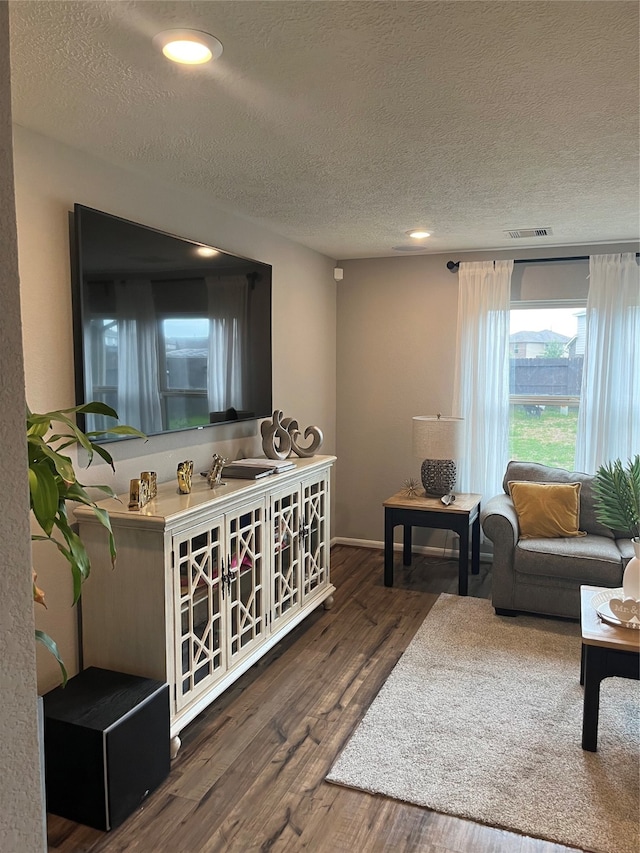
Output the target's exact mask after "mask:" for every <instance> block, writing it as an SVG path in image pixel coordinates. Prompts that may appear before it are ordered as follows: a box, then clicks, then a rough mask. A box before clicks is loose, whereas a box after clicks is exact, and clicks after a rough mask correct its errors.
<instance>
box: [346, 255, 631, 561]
mask: <svg viewBox="0 0 640 853" xmlns="http://www.w3.org/2000/svg"><path fill="white" fill-rule="evenodd" d="M637 250H638V246H637V245H635V244H618V245H616V246H604V245H602V246H563V247H554V248H553V249H520V250H518V251H513V252H487V253H482V252H467V253H461V252H454V253H449V254H447V255H413V256H408V257H398V258H376V259H368V260H351V261H342V262H341V264H340V265H341V266H342V267H343V269H344V279H343V280H342V281H341V282H340V283H339V284H338V383H337V394H338V397H337V402H338V406H337V411H338V459H339V460H340V467H339V472H338V479H337V496H336V500H337V507H336V514H337V518H336V524H335V525H334V530H333V533H334V535H335V536H336V537H338V538H340V539H347V540H355V541H356V542H357V541H362V542H371V543H377V544H380V543H381V542H382V540H383V538H384V527H383V508H382V502H383V501H384V500H385V499H386V498H387V497H390V496H391V495H393V494H395V492H397V491H399V490H400V489H401V488H402V487H403V483H404V481H405V480H406V479H407V478H409V477H413V478H415V479H416V480H418V482H419V480H420V461H419V460H416V459H414V458H413V456H412V452H411V442H412V436H411V429H412V424H411V418H412V417H413V416H414V415H435V414H436V413H437V412H441V413H442V414H443V415H451V413H452V400H453V382H454V371H455V349H456V323H457V307H458V275H457V273H453V274H452V273H451V272H450V271H449V270H448V269H447V267H446V264H447V261H448V260H454V261H458V260H466V261H472V260H488V259H493V258H495V259H499V258H507V257H509V258H536V257H554V258H555V257H573V256H583V255H589V254H591V253H604V252H607V251H611V252H623V251H634V252H635V251H637ZM588 272H589V270H588V262H586V261H584V262H581V263H580V264H575V263H548V264H537V265H523V264H518V265H516V266H515V268H514V275H513V282H514V294H513V295H514V299H520V298H522V299H535V298H559V297H561V296H563V297H565V298H576V297H579V296H584V295H585V294H586V277H587V275H588ZM396 534H397V538H398V541H400V534H401V529H400V528H398V529H397V531H396ZM443 537H444V535H443V534H441V533H438V532H431V533H430V532H428V531H424V530H416V531H415V536H414V539H415V541H416V542H417V543H418V544H430V545H431V544H433V545H435V546H437V547H440V545H441V544H442V543H443V542H444V538H443ZM452 540H456V537H455V536H453V537H451V536H450V537H449V539H448V544H449V545H450V544H451V542H452ZM456 541H457V540H456Z"/></svg>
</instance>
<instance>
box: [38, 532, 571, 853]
mask: <svg viewBox="0 0 640 853" xmlns="http://www.w3.org/2000/svg"><path fill="white" fill-rule="evenodd" d="M382 566H383V558H382V552H381V551H377V550H368V549H365V548H354V547H347V546H336V547H334V548H333V550H332V580H333V582H334V584H335V586H336V588H337V591H336V595H335V606H334V608H333V609H332V610H330V611H324V610H323V609H322V608H319V609H318V610H317V611H315V612H314V613H313V614H312V615H311V616H310V617H309V618H308V619H306V620H305V621H304V622H303V623H302V624H301V625H300V626H298V627H297V628H296V629H295V630H294V631H293V632H292V634H291V635H289V637H287V638H286V639H285V640H284V641H283V642H281V643H280V644H279V645H278V646H276V647H275V648H274V649H273V650H272V651H271V652H270V653H269V654H268V655H267V656H266V657H265V658H264V659H263V660H262V661H260V663H258V664H256V665H255V666H254V667H253V668H252V669H251V670H250V671H249V672H247V673H245V675H243V676H242V677H241V678H240V679H239V681H238V682H236V684H234V685H233V687H231V688H230V689H229V690H228V691H227V692H226V693H225V694H224V695H223V696H222V697H220V698H219V699H218V700H217V701H216V702H215V703H214V704H213V706H212V707H210V708H209V709H207V710H206V711H205V712H203V713H202V714H201V715H200V716H199V717H198V718H197V719H196V720H195V721H194V722H193V723H191V725H190V726H188V727H187V728H186V729H184V730H183V732H182V735H181V737H182V742H183V746H182V749H181V751H180V753H179V755H178V757H177V759H176V760H175V761H174V762H173V764H172V769H171V773H170V775H169V778H168V779H167V781H166V782H165V783H164V784H163V785H162V787H161V788H160V789H158V790H157V791H156V792H155V793H153V794H152V795H151V796H150V797H149V798H148V800H147V801H146V802H145V805H144V807H143V808H140V809H139V810H138V811H137V812H136V813H135V814H133V815H132V816H131V817H130V818H129V819H128V820H127V821H126V822H125V823H124V824H123V825H122V826H120V827H118V828H117V829H115V830H113V831H112V832H109V833H103V832H99V831H97V830H94V829H90V828H88V827H85V826H81V825H80V824H76V823H73V822H71V821H68V820H65V819H63V818H60V817H56V816H54V815H49V816H48V830H49V850H50V851H58V853H98V851H113V853H115V851H138V853H156V851H158V853H160V851H161V853H165V851H166V853H214V851H233V853H248V852H249V851H270V850H274V851H298V850H300V851H302V850H307V851H312V853H316V851H317V853H333V851H355V853H365V851H394V852H395V851H421V853H562V852H563V851H564V853H566V851H567V850H569V848H567V847H564V846H560V845H556V844H551V843H549V842H545V841H541V840H535V839H531V838H526V837H522V836H519V835H516V834H514V833H510V832H505V831H503V830H499V829H494V828H491V827H486V826H482V825H479V824H475V823H472V822H470V821H467V820H462V819H459V818H455V817H451V816H447V815H441V814H438V813H436V812H432V811H429V810H428V809H424V808H419V807H416V806H411V805H407V804H405V803H401V802H397V801H394V800H388V799H386V798H384V797H381V796H373V795H370V794H365V793H362V792H359V791H355V790H352V789H348V788H342V787H339V786H336V785H331V784H329V783H327V782H325V781H324V778H325V775H326V774H327V772H328V771H329V769H330V768H331V766H332V764H333V762H334V761H335V759H336V757H337V755H338V754H339V752H340V751H341V749H342V747H343V745H344V744H345V743H346V741H347V740H348V738H349V737H350V735H351V733H352V731H353V729H354V728H355V726H356V725H357V723H358V721H359V720H360V719H361V717H362V716H363V714H364V713H365V711H366V710H367V708H368V706H369V704H370V703H371V701H372V700H373V698H374V697H375V696H376V694H377V693H378V691H379V689H380V687H381V686H382V684H383V683H384V681H385V679H386V678H387V676H388V674H389V672H390V671H391V669H392V668H393V666H394V665H395V663H396V662H397V660H398V658H399V657H400V655H401V654H402V652H403V651H404V649H405V648H406V646H407V645H408V643H409V642H410V640H411V638H412V637H413V635H414V634H415V632H416V631H417V629H418V627H419V626H420V625H421V623H422V621H423V620H424V618H425V616H426V615H427V613H428V611H429V609H430V607H431V606H432V604H433V602H434V601H435V600H436V598H437V595H438V593H440V592H449V593H455V592H456V591H457V563H456V562H453V561H448V560H444V559H442V560H437V559H433V558H425V557H414V561H413V565H412V567H410V568H406V569H405V568H403V567H402V559H401V555H400V554H396V562H395V585H394V587H393V588H391V589H389V588H386V587H385V586H384V585H383V581H382ZM488 568H489V567H488V566H487V565H485V564H482V565H481V569H480V574H479V575H478V576H476V577H473V576H470V578H469V593H470V595H475V596H484V597H488V596H489V595H490V585H491V578H490V573H489V571H488ZM399 710H400V709H399ZM389 725H393V720H390V721H389ZM523 784H526V780H525V779H523Z"/></svg>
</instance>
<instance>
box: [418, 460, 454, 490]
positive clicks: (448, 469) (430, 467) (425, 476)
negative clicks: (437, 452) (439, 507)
mask: <svg viewBox="0 0 640 853" xmlns="http://www.w3.org/2000/svg"><path fill="white" fill-rule="evenodd" d="M420 475H421V477H422V485H423V486H424V490H425V492H426V493H427V494H428V495H431V496H432V497H435V498H441V497H443V496H444V495H449V494H451V492H452V491H453V487H454V486H455V484H456V476H457V471H456V463H455V462H454V461H453V459H425V460H424V462H423V463H422V468H421V469H420Z"/></svg>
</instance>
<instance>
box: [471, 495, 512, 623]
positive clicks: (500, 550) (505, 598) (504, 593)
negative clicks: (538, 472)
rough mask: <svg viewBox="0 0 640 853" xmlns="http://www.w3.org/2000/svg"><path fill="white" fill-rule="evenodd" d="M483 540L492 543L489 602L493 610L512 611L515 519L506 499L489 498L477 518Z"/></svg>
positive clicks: (502, 497)
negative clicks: (484, 537)
mask: <svg viewBox="0 0 640 853" xmlns="http://www.w3.org/2000/svg"><path fill="white" fill-rule="evenodd" d="M480 522H481V524H482V529H483V531H484V534H485V536H486V537H487V538H488V539H490V540H491V541H492V542H493V567H492V570H491V575H492V580H491V590H492V591H491V598H492V602H493V606H494V607H496V608H501V609H503V610H513V609H515V586H516V581H515V571H514V564H513V557H514V552H515V548H516V544H517V542H518V536H519V527H518V517H517V515H516V510H515V507H514V505H513V501H512V500H511V498H510V497H509V495H496V496H495V497H493V498H490V499H489V500H488V501H487V503H486V504H485V506H484V509H483V510H482V512H481V514H480Z"/></svg>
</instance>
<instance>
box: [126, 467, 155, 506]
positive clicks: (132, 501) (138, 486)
mask: <svg viewBox="0 0 640 853" xmlns="http://www.w3.org/2000/svg"><path fill="white" fill-rule="evenodd" d="M157 494H158V479H157V475H156V472H155V471H142V472H141V474H140V476H139V477H136V478H135V479H134V480H130V481H129V509H142V507H143V506H146V505H147V504H148V503H149V501H150V500H153V498H155V496H156V495H157Z"/></svg>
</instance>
